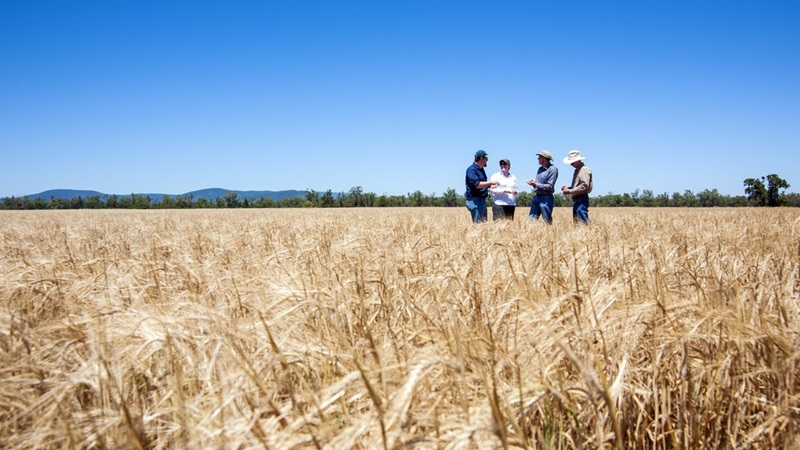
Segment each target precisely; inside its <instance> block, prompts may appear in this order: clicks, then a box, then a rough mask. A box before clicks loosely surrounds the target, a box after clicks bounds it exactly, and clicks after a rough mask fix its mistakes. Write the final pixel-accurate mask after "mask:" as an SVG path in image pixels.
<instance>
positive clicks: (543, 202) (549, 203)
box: [528, 194, 556, 225]
mask: <svg viewBox="0 0 800 450" xmlns="http://www.w3.org/2000/svg"><path fill="white" fill-rule="evenodd" d="M555 202H556V201H555V197H554V196H553V194H536V195H535V196H534V197H533V198H532V199H531V212H530V214H529V215H528V220H534V219H537V220H538V219H539V216H542V219H544V222H545V223H546V224H548V225H552V224H553V205H555Z"/></svg>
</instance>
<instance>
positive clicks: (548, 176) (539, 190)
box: [528, 150, 558, 225]
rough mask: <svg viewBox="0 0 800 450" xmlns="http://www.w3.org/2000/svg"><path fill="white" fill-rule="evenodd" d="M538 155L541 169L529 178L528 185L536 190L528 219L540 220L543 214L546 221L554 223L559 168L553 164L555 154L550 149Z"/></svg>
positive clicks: (550, 223) (549, 223)
mask: <svg viewBox="0 0 800 450" xmlns="http://www.w3.org/2000/svg"><path fill="white" fill-rule="evenodd" d="M536 156H538V157H539V169H538V170H537V171H536V178H531V179H530V180H528V185H530V186H531V187H533V192H534V195H533V197H532V198H531V212H530V213H529V214H528V220H538V219H539V216H542V219H544V223H546V224H548V225H552V224H553V207H554V206H555V203H556V198H555V196H554V195H553V194H554V193H555V191H556V182H557V181H558V168H557V167H556V166H555V165H554V164H553V155H552V154H551V153H550V152H549V151H547V150H542V151H540V152H539V153H537V154H536Z"/></svg>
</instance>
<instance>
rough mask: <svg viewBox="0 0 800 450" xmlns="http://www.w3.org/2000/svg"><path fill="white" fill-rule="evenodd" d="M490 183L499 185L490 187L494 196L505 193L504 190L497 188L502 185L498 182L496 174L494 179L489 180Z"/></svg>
mask: <svg viewBox="0 0 800 450" xmlns="http://www.w3.org/2000/svg"><path fill="white" fill-rule="evenodd" d="M489 182H490V183H494V182H497V184H496V185H494V184H492V185H491V186H490V187H489V191H490V192H491V193H492V194H499V193H501V192H503V190H502V189H499V188H498V187H497V186H499V185H500V182H499V181H497V174H494V175H492V178H491V179H490V180H489Z"/></svg>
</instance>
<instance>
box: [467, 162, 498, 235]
mask: <svg viewBox="0 0 800 450" xmlns="http://www.w3.org/2000/svg"><path fill="white" fill-rule="evenodd" d="M488 162H489V154H488V153H486V152H485V151H483V150H478V151H477V152H475V162H474V163H472V165H471V166H469V167H467V175H466V177H465V179H464V182H465V184H466V187H467V191H466V193H464V196H465V197H467V209H468V210H469V213H470V215H471V216H472V221H473V222H474V223H480V222H485V221H486V197H487V196H488V195H489V188H490V187H495V186H497V185H498V184H500V183H498V182H497V181H488V180H487V178H486V171H485V170H483V168H484V167H486V163H488Z"/></svg>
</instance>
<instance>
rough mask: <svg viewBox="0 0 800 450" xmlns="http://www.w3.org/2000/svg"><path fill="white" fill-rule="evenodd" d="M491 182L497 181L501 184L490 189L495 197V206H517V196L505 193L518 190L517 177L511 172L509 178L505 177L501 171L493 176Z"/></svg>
mask: <svg viewBox="0 0 800 450" xmlns="http://www.w3.org/2000/svg"><path fill="white" fill-rule="evenodd" d="M491 181H497V182H498V183H500V184H499V185H497V187H493V188H491V189H489V190H490V191H491V192H492V195H493V196H494V204H495V205H507V206H516V205H517V196H516V195H515V194H508V193H506V192H503V191H507V190H508V191H510V190H517V177H515V176H514V175H513V174H512V173H511V172H509V173H508V176H505V175H503V172H502V171H500V172H497V173H494V174H492V178H491Z"/></svg>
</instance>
